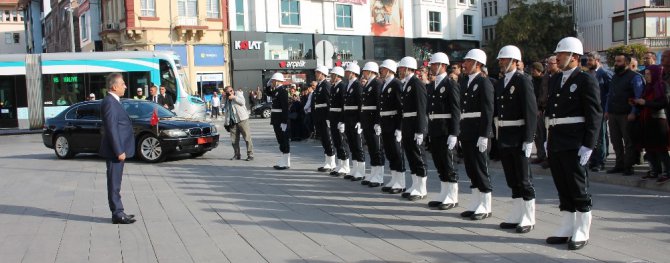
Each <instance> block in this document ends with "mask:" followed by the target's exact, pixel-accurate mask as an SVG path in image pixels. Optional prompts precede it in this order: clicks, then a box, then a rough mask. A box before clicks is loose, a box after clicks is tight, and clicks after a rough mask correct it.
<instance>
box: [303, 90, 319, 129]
mask: <svg viewBox="0 0 670 263" xmlns="http://www.w3.org/2000/svg"><path fill="white" fill-rule="evenodd" d="M316 85H317V82H316V81H312V82H310V85H309V87H307V89H305V91H304V92H305V95H304V96H303V98H302V99H301V101H302V102H303V104H302V108H303V112H304V113H305V117H304V118H303V122H302V123H303V130H304V131H305V133H304V134H303V135H304V136H303V138H304V139H309V138H311V137H312V135H313V134H314V122H313V121H312V108H311V103H312V93H314V89H315V88H316Z"/></svg>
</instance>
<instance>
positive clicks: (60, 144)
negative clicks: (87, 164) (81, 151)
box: [54, 135, 74, 159]
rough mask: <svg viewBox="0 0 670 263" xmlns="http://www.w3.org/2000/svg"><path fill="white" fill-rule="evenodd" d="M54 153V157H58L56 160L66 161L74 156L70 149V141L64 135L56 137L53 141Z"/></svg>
mask: <svg viewBox="0 0 670 263" xmlns="http://www.w3.org/2000/svg"><path fill="white" fill-rule="evenodd" d="M54 152H56V157H58V159H68V158H72V156H74V152H73V151H72V147H70V141H69V140H68V139H67V137H65V136H64V135H57V136H56V140H55V141H54Z"/></svg>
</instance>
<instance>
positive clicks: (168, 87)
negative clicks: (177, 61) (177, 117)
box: [159, 59, 177, 102]
mask: <svg viewBox="0 0 670 263" xmlns="http://www.w3.org/2000/svg"><path fill="white" fill-rule="evenodd" d="M159 66H160V74H161V86H164V87H165V92H166V93H167V94H168V95H170V96H171V97H172V100H174V101H175V102H177V96H176V95H177V78H175V72H174V71H172V67H170V63H168V62H167V61H165V60H162V59H161V60H160V63H159Z"/></svg>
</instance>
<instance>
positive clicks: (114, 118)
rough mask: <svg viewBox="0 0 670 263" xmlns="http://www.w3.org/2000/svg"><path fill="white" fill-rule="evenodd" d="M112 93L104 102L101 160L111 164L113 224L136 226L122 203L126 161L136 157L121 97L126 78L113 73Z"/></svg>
mask: <svg viewBox="0 0 670 263" xmlns="http://www.w3.org/2000/svg"><path fill="white" fill-rule="evenodd" d="M106 84H107V90H108V91H109V93H108V94H107V96H105V98H104V99H103V100H102V105H101V113H102V140H101V142H100V152H99V154H100V156H102V157H104V158H105V160H106V164H107V201H108V202H109V210H110V211H111V212H112V223H113V224H132V223H134V222H135V218H134V217H135V216H133V215H126V213H124V210H123V203H122V202H121V177H122V176H123V166H124V164H125V160H126V158H131V157H133V156H134V155H135V136H134V135H133V124H132V122H131V121H130V117H129V116H128V113H127V112H126V111H125V110H124V109H123V106H121V101H120V99H119V98H120V97H122V96H123V94H124V93H125V92H126V84H125V82H124V81H123V75H121V74H120V73H111V74H109V75H108V76H107V80H106Z"/></svg>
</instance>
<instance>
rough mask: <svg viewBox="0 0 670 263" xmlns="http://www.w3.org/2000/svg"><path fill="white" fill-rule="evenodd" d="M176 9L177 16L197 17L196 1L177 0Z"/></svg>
mask: <svg viewBox="0 0 670 263" xmlns="http://www.w3.org/2000/svg"><path fill="white" fill-rule="evenodd" d="M177 9H178V11H179V16H185V17H197V16H198V0H177Z"/></svg>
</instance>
